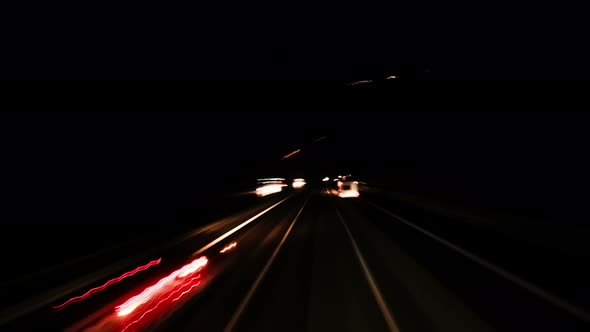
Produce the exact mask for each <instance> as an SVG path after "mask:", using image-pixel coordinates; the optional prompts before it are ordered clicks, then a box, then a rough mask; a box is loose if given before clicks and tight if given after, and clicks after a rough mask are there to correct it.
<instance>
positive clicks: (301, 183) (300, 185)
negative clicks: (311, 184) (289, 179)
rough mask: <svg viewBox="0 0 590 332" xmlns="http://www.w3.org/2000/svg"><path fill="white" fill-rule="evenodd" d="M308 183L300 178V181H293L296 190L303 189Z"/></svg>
mask: <svg viewBox="0 0 590 332" xmlns="http://www.w3.org/2000/svg"><path fill="white" fill-rule="evenodd" d="M305 184H306V182H305V179H302V178H298V179H293V184H292V185H293V188H295V189H301V188H303V187H304V186H305Z"/></svg>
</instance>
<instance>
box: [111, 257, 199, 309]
mask: <svg viewBox="0 0 590 332" xmlns="http://www.w3.org/2000/svg"><path fill="white" fill-rule="evenodd" d="M205 265H207V257H200V258H197V259H195V260H194V261H192V262H191V263H190V264H187V265H185V266H183V267H181V268H180V269H178V270H176V271H174V272H172V273H171V274H170V275H168V276H167V277H164V278H162V279H160V281H158V282H157V283H156V284H154V285H152V286H150V287H148V288H146V289H144V290H143V292H141V293H140V294H139V295H135V296H133V297H132V298H130V299H129V300H127V301H126V302H125V303H123V304H121V305H119V306H117V307H116V311H117V316H126V315H129V314H130V313H132V312H133V311H134V310H135V309H137V307H139V306H140V305H142V304H144V303H146V302H147V301H149V300H150V299H151V298H152V297H153V296H154V295H156V294H158V293H159V292H160V291H162V290H164V289H165V288H166V287H167V286H169V285H170V284H171V283H172V282H173V281H174V280H175V279H176V278H177V277H178V278H182V277H185V276H187V275H189V274H191V273H193V272H196V271H198V270H199V269H201V268H202V267H204V266H205Z"/></svg>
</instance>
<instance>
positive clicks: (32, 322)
mask: <svg viewBox="0 0 590 332" xmlns="http://www.w3.org/2000/svg"><path fill="white" fill-rule="evenodd" d="M391 204H392V203H388V202H387V201H385V200H382V199H380V198H379V197H377V196H375V195H370V194H367V195H363V194H361V197H359V198H339V197H335V196H331V195H329V193H328V192H326V191H324V190H321V189H313V188H309V189H303V190H301V191H290V192H285V193H278V194H274V195H270V196H269V197H265V198H263V199H260V200H258V201H257V203H256V204H253V205H252V206H249V207H247V208H244V209H242V210H240V211H239V212H236V213H233V214H230V213H228V215H227V216H226V217H225V218H221V219H218V220H216V221H214V222H211V223H210V224H208V225H207V226H204V227H201V228H199V229H196V230H194V231H192V232H191V233H187V234H185V235H183V236H181V237H177V238H175V239H172V240H169V241H161V242H159V243H158V244H157V245H155V244H153V245H151V246H150V245H146V246H144V247H142V249H141V250H140V252H138V253H137V256H136V257H130V258H129V260H128V261H126V262H124V263H123V262H121V263H120V264H119V265H118V268H117V269H114V270H113V271H112V272H111V273H106V272H105V273H103V274H100V275H99V276H97V277H96V278H95V280H93V281H92V282H86V283H84V282H82V281H78V282H77V283H73V284H69V286H70V287H69V288H68V289H70V290H72V289H74V288H73V287H72V286H71V285H77V286H78V287H77V288H76V291H70V292H67V291H64V292H61V293H59V294H60V296H55V298H54V299H53V300H52V301H46V302H47V303H46V304H45V305H43V306H37V307H36V309H35V310H24V309H23V308H24V307H23V308H21V309H18V308H9V309H7V310H5V311H3V316H2V321H1V322H2V323H3V325H2V329H3V330H7V331H33V330H44V331H72V332H74V331H101V332H102V331H104V332H107V331H139V330H144V331H195V330H200V331H223V332H230V331H273V332H274V331H371V332H373V331H402V332H408V331H453V332H460V331H556V330H557V331H587V330H589V327H590V325H589V324H588V314H587V311H586V309H585V307H584V304H583V303H580V302H579V301H577V302H576V301H574V300H572V299H570V298H568V297H567V293H563V292H561V293H560V292H554V291H553V290H552V289H551V287H549V289H547V287H540V286H539V285H537V284H536V283H535V282H533V281H531V280H530V278H528V277H526V278H525V277H523V273H520V271H518V270H517V269H510V270H509V269H508V268H506V267H505V266H502V265H501V264H500V263H502V261H501V260H492V261H491V260H488V256H486V255H485V253H486V251H485V250H483V249H479V248H478V247H477V241H473V240H471V242H469V241H467V242H465V243H461V245H458V244H457V241H455V240H454V239H452V236H451V239H449V236H450V235H449V234H450V233H448V232H445V231H444V229H442V228H440V226H432V225H431V224H429V223H422V222H419V223H415V222H413V221H412V220H410V219H411V218H410V217H412V215H411V213H410V212H408V213H409V214H410V215H407V216H400V215H399V214H398V213H397V212H396V211H394V208H395V206H393V205H391ZM430 222H431V223H433V222H436V221H432V220H430ZM451 240H453V241H451ZM472 242H475V244H473V243H472ZM473 246H474V247H473ZM472 249H473V250H472ZM476 253H477V254H476ZM132 258H133V259H132ZM148 262H154V263H153V265H150V266H147V263H148ZM526 263H527V262H522V264H523V265H526ZM142 264H143V266H144V269H143V270H141V271H139V272H137V273H135V274H133V275H130V276H128V277H125V278H123V279H121V280H120V281H119V282H116V283H113V284H112V285H109V286H108V287H106V288H105V289H104V290H101V291H100V292H96V293H93V294H91V295H89V296H88V297H87V298H85V299H83V300H80V301H78V302H74V303H71V304H69V305H67V306H65V307H63V308H61V309H60V310H56V309H55V308H52V307H53V306H57V305H59V304H61V303H64V302H65V301H66V300H68V298H72V297H74V296H77V295H80V294H83V293H84V292H85V291H87V290H89V289H91V288H93V287H99V286H101V285H103V284H105V282H107V281H108V280H110V279H112V278H116V277H117V276H120V275H121V274H122V273H123V272H125V271H129V270H133V269H134V268H135V267H137V266H139V265H142ZM579 264H581V265H583V264H584V263H583V262H579ZM509 266H510V267H511V265H509ZM123 267H124V268H123ZM100 268H101V267H96V270H97V271H98V270H100ZM547 268H550V267H547ZM115 270H116V271H115ZM530 271H535V270H534V269H531V270H530ZM529 273H530V272H529ZM524 275H526V274H524ZM88 278H90V277H89V276H85V277H82V278H81V280H88ZM564 280H568V279H567V277H565V278H564ZM81 284H84V285H83V286H84V287H81V286H80V285H81ZM15 287H16V286H15ZM19 287H22V286H19ZM140 300H141V301H140ZM29 303H30V302H29ZM17 309H18V310H17ZM25 309H26V308H25ZM19 310H20V311H19ZM19 312H20V314H19ZM9 314H10V315H9ZM8 318H11V319H8Z"/></svg>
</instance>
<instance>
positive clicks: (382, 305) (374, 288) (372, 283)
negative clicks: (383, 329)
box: [336, 208, 399, 332]
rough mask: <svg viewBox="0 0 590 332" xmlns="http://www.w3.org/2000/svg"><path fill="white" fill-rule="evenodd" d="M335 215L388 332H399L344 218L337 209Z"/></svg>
mask: <svg viewBox="0 0 590 332" xmlns="http://www.w3.org/2000/svg"><path fill="white" fill-rule="evenodd" d="M336 213H337V214H338V218H339V219H340V222H341V223H342V226H344V230H345V231H346V234H348V238H349V239H350V242H351V243H352V248H353V249H354V253H355V254H356V257H357V258H358V260H359V262H360V264H361V267H362V268H363V272H364V274H365V277H366V278H367V282H368V283H369V287H370V288H371V292H373V296H374V297H375V301H377V306H379V310H380V311H381V314H382V315H383V318H385V323H386V324H387V327H388V328H389V331H391V332H399V328H398V327H397V324H396V323H395V320H394V319H393V315H392V314H391V310H389V307H388V306H387V303H386V302H385V299H384V298H383V295H382V294H381V291H380V290H379V287H378V286H377V282H375V279H374V278H373V275H372V274H371V271H370V270H369V267H368V265H367V262H365V259H364V258H363V255H362V254H361V252H360V250H359V247H358V246H357V244H356V241H355V240H354V237H352V233H350V229H348V226H346V222H344V218H343V217H342V215H341V214H340V211H338V208H336Z"/></svg>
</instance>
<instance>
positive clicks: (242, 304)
mask: <svg viewBox="0 0 590 332" xmlns="http://www.w3.org/2000/svg"><path fill="white" fill-rule="evenodd" d="M308 201H309V198H308V199H306V200H305V202H303V206H301V209H299V212H297V215H296V216H295V218H294V219H293V221H292V222H291V225H289V228H287V231H286V232H285V235H283V238H282V239H281V242H279V245H278V246H277V247H276V249H275V251H273V253H272V255H271V256H270V258H269V260H268V262H266V265H265V266H264V267H263V268H262V271H261V272H260V274H259V275H258V278H256V280H255V281H254V284H252V287H251V288H250V290H248V293H247V294H246V297H244V299H243V300H242V302H240V305H239V306H238V309H237V310H236V312H234V314H233V316H232V318H231V319H230V321H229V323H227V325H226V326H225V328H224V329H223V332H231V331H233V329H234V327H235V326H236V324H237V322H238V320H239V319H240V316H242V313H243V312H244V309H246V306H247V305H248V302H250V299H251V298H252V296H253V295H254V293H255V292H256V289H258V286H259V285H260V283H261V282H262V279H264V276H265V275H266V273H268V270H269V269H270V266H271V265H272V263H273V262H274V260H275V259H276V257H277V255H278V254H279V251H280V250H281V248H282V247H283V244H285V241H286V240H287V238H288V237H289V234H291V230H292V229H293V226H294V225H295V223H296V222H297V220H299V216H300V215H301V212H303V209H304V208H305V206H306V205H307V202H308Z"/></svg>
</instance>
